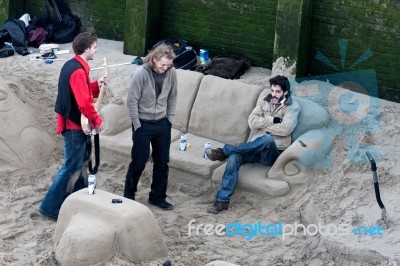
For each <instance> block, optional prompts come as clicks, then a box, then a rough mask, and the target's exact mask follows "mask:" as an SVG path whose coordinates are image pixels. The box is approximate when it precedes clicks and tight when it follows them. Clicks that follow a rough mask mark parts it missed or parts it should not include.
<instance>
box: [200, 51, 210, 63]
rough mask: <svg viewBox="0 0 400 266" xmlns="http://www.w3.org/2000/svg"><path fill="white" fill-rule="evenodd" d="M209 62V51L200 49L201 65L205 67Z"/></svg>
mask: <svg viewBox="0 0 400 266" xmlns="http://www.w3.org/2000/svg"><path fill="white" fill-rule="evenodd" d="M208 61H209V58H208V51H207V50H206V49H200V63H201V64H202V65H203V64H206V63H208Z"/></svg>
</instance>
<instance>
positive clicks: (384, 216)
mask: <svg viewBox="0 0 400 266" xmlns="http://www.w3.org/2000/svg"><path fill="white" fill-rule="evenodd" d="M366 154H367V157H368V160H369V162H370V164H371V171H372V176H373V178H374V188H375V196H376V201H377V202H378V205H379V207H380V208H381V210H382V215H381V220H382V221H383V222H385V224H386V225H387V216H386V209H385V205H383V203H382V200H381V194H380V192H379V182H378V175H377V174H376V163H375V160H374V158H373V157H372V155H371V153H369V152H366Z"/></svg>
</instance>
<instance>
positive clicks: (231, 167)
mask: <svg viewBox="0 0 400 266" xmlns="http://www.w3.org/2000/svg"><path fill="white" fill-rule="evenodd" d="M223 150H224V153H225V155H226V156H227V157H228V163H227V165H226V168H225V172H224V175H223V177H222V187H221V189H220V190H219V191H218V193H217V196H216V201H217V202H225V203H229V199H230V197H231V196H232V194H233V192H234V191H235V188H236V183H237V181H238V173H239V168H240V166H241V165H243V164H247V163H260V164H262V165H265V166H272V165H273V164H274V162H275V161H276V159H277V158H278V156H279V150H278V148H277V147H276V144H275V142H274V140H273V139H272V137H271V136H270V135H264V136H261V137H258V138H257V139H255V140H253V141H251V142H248V143H245V144H240V145H238V146H233V145H230V144H225V145H224V148H223Z"/></svg>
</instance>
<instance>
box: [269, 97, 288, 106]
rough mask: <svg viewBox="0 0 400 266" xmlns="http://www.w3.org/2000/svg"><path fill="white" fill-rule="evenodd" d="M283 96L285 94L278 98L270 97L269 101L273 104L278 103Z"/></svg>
mask: <svg viewBox="0 0 400 266" xmlns="http://www.w3.org/2000/svg"><path fill="white" fill-rule="evenodd" d="M284 98H285V96H282V97H280V98H279V99H278V98H277V97H272V98H271V103H273V104H278V103H280V102H281V101H282V100H283V99H284Z"/></svg>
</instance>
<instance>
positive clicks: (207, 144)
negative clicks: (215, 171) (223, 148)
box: [204, 142, 211, 159]
mask: <svg viewBox="0 0 400 266" xmlns="http://www.w3.org/2000/svg"><path fill="white" fill-rule="evenodd" d="M207 149H211V142H206V144H204V158H206V159H208V156H207V153H206V150H207Z"/></svg>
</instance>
